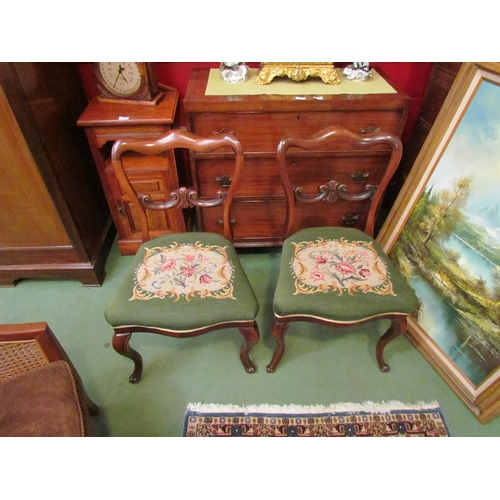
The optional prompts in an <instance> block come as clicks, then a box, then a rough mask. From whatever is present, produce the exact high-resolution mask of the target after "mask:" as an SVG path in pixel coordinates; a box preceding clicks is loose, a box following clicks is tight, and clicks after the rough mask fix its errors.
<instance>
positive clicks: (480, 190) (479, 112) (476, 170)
mask: <svg viewBox="0 0 500 500" xmlns="http://www.w3.org/2000/svg"><path fill="white" fill-rule="evenodd" d="M471 174H473V175H474V182H473V185H472V193H471V196H470V198H469V204H468V208H469V209H475V208H478V207H483V206H487V205H493V204H495V203H499V202H500V195H499V186H500V86H499V85H497V84H495V83H491V82H489V81H487V80H483V81H482V82H481V84H480V86H479V88H478V90H477V93H476V95H475V96H474V98H473V99H472V101H471V103H470V105H469V108H468V109H467V111H466V113H465V115H464V117H463V118H462V120H461V122H460V125H459V126H458V128H457V130H456V131H455V134H454V135H453V137H452V139H451V141H450V144H449V145H448V147H447V148H446V151H445V153H444V154H443V156H442V157H441V159H440V161H439V163H438V165H437V167H436V169H435V171H434V173H433V174H432V176H431V178H430V180H429V182H428V184H427V186H428V187H430V186H433V189H434V190H435V191H441V190H442V189H447V188H449V187H450V186H451V184H452V182H453V181H454V180H455V179H456V178H458V177H464V176H468V175H471Z"/></svg>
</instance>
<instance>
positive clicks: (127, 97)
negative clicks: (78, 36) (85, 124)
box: [93, 62, 163, 106]
mask: <svg viewBox="0 0 500 500" xmlns="http://www.w3.org/2000/svg"><path fill="white" fill-rule="evenodd" d="M93 71H94V79H95V82H96V85H97V90H98V97H97V99H98V100H99V101H101V102H111V103H122V104H123V103H127V104H143V105H152V106H156V105H157V104H158V102H159V101H160V100H161V99H162V97H163V93H162V92H161V91H160V87H159V84H158V76H157V73H156V66H155V64H154V63H144V62H96V63H94V64H93Z"/></svg>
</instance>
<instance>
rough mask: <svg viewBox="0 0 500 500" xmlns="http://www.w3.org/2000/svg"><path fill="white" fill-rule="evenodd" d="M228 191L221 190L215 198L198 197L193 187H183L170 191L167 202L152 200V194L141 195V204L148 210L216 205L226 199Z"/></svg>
mask: <svg viewBox="0 0 500 500" xmlns="http://www.w3.org/2000/svg"><path fill="white" fill-rule="evenodd" d="M225 196H226V193H223V192H221V191H219V192H218V193H217V195H216V197H215V198H202V199H199V198H198V193H197V192H196V191H194V190H193V189H188V188H185V187H181V188H179V189H176V190H175V191H172V192H171V193H170V199H169V200H168V201H166V202H158V201H152V200H151V196H150V195H148V194H146V195H139V200H140V202H141V205H142V206H143V207H144V208H145V209H148V210H166V209H169V208H172V207H175V206H177V205H179V207H180V208H191V207H201V208H206V207H216V206H218V205H221V204H222V202H223V201H224V198H225Z"/></svg>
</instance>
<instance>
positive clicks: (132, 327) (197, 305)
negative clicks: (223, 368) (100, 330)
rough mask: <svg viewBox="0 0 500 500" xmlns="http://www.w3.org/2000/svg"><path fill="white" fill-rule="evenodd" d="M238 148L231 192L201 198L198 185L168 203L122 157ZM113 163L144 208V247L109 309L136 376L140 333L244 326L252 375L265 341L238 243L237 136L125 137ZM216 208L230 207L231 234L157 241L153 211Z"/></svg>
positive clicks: (244, 353)
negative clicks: (154, 197) (140, 186)
mask: <svg viewBox="0 0 500 500" xmlns="http://www.w3.org/2000/svg"><path fill="white" fill-rule="evenodd" d="M228 147H229V148H231V150H232V151H233V153H234V165H233V167H234V172H233V174H232V177H233V180H232V183H231V186H230V187H229V190H228V191H227V192H224V193H223V192H220V193H218V194H217V196H216V197H214V198H213V199H201V198H198V196H197V193H196V192H195V191H193V190H191V189H186V188H180V189H178V190H176V191H174V192H172V194H171V199H170V200H168V201H167V202H161V203H160V202H153V201H151V199H150V197H149V195H148V194H147V193H138V192H136V190H135V189H134V187H133V185H132V184H131V183H130V181H129V179H128V177H127V175H126V171H125V169H124V168H123V164H122V162H121V158H122V157H123V155H124V154H125V152H127V151H134V152H136V153H140V154H144V155H157V154H161V153H162V152H164V151H166V150H168V149H174V148H185V149H189V150H194V151H197V152H202V153H210V152H213V151H216V150H219V149H221V148H228ZM112 163H113V168H114V170H115V173H116V175H117V178H118V180H119V182H120V185H121V188H122V189H123V190H124V192H125V193H127V195H128V196H129V199H131V200H133V202H134V203H135V206H136V209H137V210H138V212H139V213H140V214H141V223H142V229H143V241H144V243H143V244H142V246H141V247H140V248H139V250H138V252H137V253H136V255H135V257H134V260H133V262H132V264H131V266H130V269H129V270H128V271H127V273H126V275H125V277H124V279H123V281H122V282H121V283H120V284H119V286H118V287H117V289H116V290H115V292H114V293H113V295H112V297H111V298H110V300H109V302H108V304H107V306H106V309H105V317H106V320H107V321H108V322H109V323H110V325H111V326H112V327H113V329H114V332H115V333H114V336H113V347H114V349H115V350H116V351H117V352H118V353H119V354H121V355H123V356H126V357H128V358H130V359H132V360H133V361H134V371H133V373H132V375H131V376H130V378H129V380H130V382H138V381H139V380H140V377H141V373H142V358H141V356H140V354H139V353H138V352H137V351H136V350H134V349H132V348H131V346H130V345H129V341H130V338H131V336H132V334H133V333H134V332H151V333H157V334H161V335H167V336H170V337H177V338H186V337H193V336H197V335H201V334H204V333H208V332H211V331H213V330H220V329H222V328H238V329H239V331H240V333H241V334H242V335H243V338H244V341H243V345H242V347H241V350H240V359H241V362H242V363H243V366H244V368H245V370H246V371H247V372H248V373H252V372H254V371H255V366H254V364H253V363H252V361H251V360H250V358H249V355H248V353H249V351H250V350H251V349H252V347H253V346H254V345H255V344H256V343H257V342H258V340H259V331H258V327H257V323H256V317H257V313H258V310H259V305H258V302H257V299H256V297H255V294H254V292H253V289H252V287H251V286H250V283H249V282H248V279H247V277H246V275H245V272H244V270H243V267H242V266H241V263H240V261H239V258H238V255H237V253H236V251H235V249H234V247H233V245H232V243H231V240H232V232H231V226H230V222H229V221H230V209H231V202H232V199H233V197H234V192H235V190H236V188H237V186H238V183H239V179H240V177H241V172H242V168H243V153H242V149H241V145H240V143H239V141H238V140H237V139H236V138H235V137H234V136H233V135H230V134H220V135H217V136H213V137H211V138H202V137H198V136H195V135H193V134H191V133H189V132H182V131H179V130H174V131H171V132H169V133H167V134H166V135H165V136H163V137H162V138H160V139H158V140H157V141H155V142H150V141H149V142H146V141H143V142H129V143H127V142H122V141H118V142H117V143H115V145H114V146H113V151H112ZM179 204H180V206H182V207H183V208H186V207H193V206H197V207H201V208H204V209H209V208H210V207H214V206H218V205H221V204H222V205H224V212H223V228H224V236H222V235H219V234H215V233H203V232H185V233H178V234H166V235H162V236H158V237H156V238H153V239H150V232H149V228H148V217H147V211H149V210H166V209H169V208H172V207H174V206H177V205H179Z"/></svg>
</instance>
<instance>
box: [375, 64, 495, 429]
mask: <svg viewBox="0 0 500 500" xmlns="http://www.w3.org/2000/svg"><path fill="white" fill-rule="evenodd" d="M487 93H489V95H490V97H489V100H487V99H486V94H487ZM485 102H487V103H488V105H487V106H484V103H485ZM497 103H498V104H497ZM465 132H466V133H465ZM485 153H489V154H487V155H485ZM495 153H496V154H495ZM490 193H491V194H492V195H494V193H496V199H497V200H499V201H500V195H499V193H500V63H477V62H474V63H469V62H467V63H463V64H462V66H461V68H460V71H459V73H458V74H457V77H456V79H455V81H454V83H453V85H452V87H451V89H450V92H449V94H448V96H447V98H446V100H445V102H444V104H443V106H442V108H441V110H440V113H439V114H438V117H437V119H436V121H435V123H434V125H433V126H432V128H431V130H430V133H429V135H428V137H427V139H426V141H425V143H424V145H423V147H422V149H421V151H420V153H419V155H418V157H417V158H416V160H415V163H414V165H413V167H412V169H411V170H410V172H409V175H408V177H407V179H406V181H405V183H404V185H403V187H402V189H401V191H400V193H399V195H398V197H397V199H396V201H395V203H394V205H393V207H392V208H391V211H390V212H389V215H388V217H387V219H386V220H385V222H384V225H383V226H382V228H381V230H380V232H379V234H378V235H377V240H378V242H379V243H380V244H381V246H382V248H383V249H384V250H385V251H386V253H387V254H388V255H389V257H390V258H391V260H392V261H394V262H395V263H396V265H397V266H398V268H399V269H400V270H401V271H402V272H403V274H405V276H406V277H407V279H408V280H409V281H410V284H412V283H415V285H417V284H418V287H420V288H421V291H420V292H419V290H418V287H416V286H413V285H412V286H413V287H414V288H415V290H416V292H417V296H419V302H420V309H419V311H418V313H417V314H416V315H415V317H412V318H410V320H409V324H408V332H407V334H406V335H407V337H408V339H409V340H410V342H411V343H412V344H413V345H414V346H415V347H416V348H417V349H418V350H419V351H420V353H421V354H422V355H423V356H424V357H425V358H426V359H427V360H428V361H429V362H430V364H431V365H432V366H433V367H434V368H435V369H436V371H437V372H438V373H439V374H440V375H441V376H442V377H443V379H444V380H445V381H446V382H447V383H448V385H449V386H450V387H451V388H452V389H453V390H454V391H455V393H456V394H457V395H458V396H459V397H460V399H461V400H462V401H463V402H464V403H465V405H466V406H467V407H468V408H469V409H470V410H471V411H472V412H473V414H474V415H475V416H476V418H477V419H478V420H479V421H480V422H481V423H483V424H484V423H486V422H488V421H489V420H491V419H492V418H494V417H496V416H497V415H498V414H499V413H500V321H495V319H494V318H495V315H497V314H498V313H497V312H496V311H500V296H499V294H500V267H498V266H499V261H500V236H499V239H498V240H489V241H488V244H490V243H491V242H493V241H498V243H496V242H495V243H494V245H493V246H492V247H490V250H492V251H493V258H491V259H490V258H489V257H488V255H489V256H490V257H491V254H485V253H484V248H485V247H484V246H483V243H484V244H485V243H486V242H487V239H488V238H489V236H487V235H486V234H483V231H482V230H480V231H479V233H478V232H477V231H476V230H477V229H478V222H477V221H478V220H479V219H476V217H477V212H475V213H474V210H476V208H475V207H477V210H479V199H480V198H481V197H482V198H483V203H484V204H485V206H486V202H487V200H488V196H489V195H490ZM450 203H451V206H448V205H450ZM474 204H476V205H475V206H474ZM446 210H447V212H446ZM443 214H446V218H441V219H439V217H441V216H442V215H443ZM497 214H498V215H499V216H500V211H499V212H498V213H497ZM483 217H484V215H483ZM483 220H485V219H483ZM480 225H481V224H479V226H480ZM483 227H484V228H486V227H487V225H483ZM471 228H476V229H474V231H471ZM498 232H499V234H500V224H499V226H498ZM464 234H468V235H469V236H467V237H465V236H464ZM474 235H476V236H474ZM472 236H474V238H473V239H474V241H473V242H472V239H471V238H472ZM457 237H458V240H457ZM476 237H477V239H476ZM462 243H465V245H467V247H471V248H470V249H471V250H472V251H473V252H475V253H473V254H472V258H473V259H475V260H480V259H478V258H476V257H477V255H476V254H479V255H480V257H481V258H483V257H485V258H486V260H487V261H488V262H489V263H490V264H492V265H493V267H492V268H491V272H490V271H486V272H487V273H489V274H488V279H490V282H489V283H488V282H487V280H485V279H484V275H483V274H477V273H478V271H475V270H473V266H469V265H468V263H467V261H465V260H464V253H468V251H469V248H465V249H462V247H460V249H459V250H457V248H459V245H461V244H462ZM476 244H477V246H476ZM453 245H458V246H456V247H454V246H453ZM479 250H481V251H479ZM461 252H464V253H461ZM497 257H498V260H496V258H497ZM495 267H496V274H495V273H494V272H493V269H494V268H495ZM495 279H496V281H495ZM438 280H439V281H440V283H439V282H438ZM491 280H493V281H491ZM492 283H493V284H492ZM430 296H434V301H432V302H431V300H430V298H429V297H430ZM426 304H427V306H426ZM438 304H439V307H441V305H442V306H443V310H440V311H438V312H439V314H437V312H436V311H437V308H438ZM448 306H450V308H449V310H448V309H446V308H447V307H448ZM445 309H446V310H445ZM455 313H457V316H458V317H455V316H454V314H455ZM451 317H453V321H451V319H450V318H451ZM491 318H493V319H491ZM483 319H484V320H488V323H486V322H485V323H483V321H482V320H483ZM457 323H458V324H459V326H456V324H457ZM457 328H458V329H459V333H456V331H457V330H456V329H457ZM467 328H470V331H468V330H467ZM464 338H465V340H464ZM497 338H498V339H499V341H498V343H497V344H496V345H495V343H496V341H497ZM483 344H484V345H483ZM473 349H474V351H473ZM483 350H484V353H483ZM476 351H477V352H476ZM485 353H486V354H485ZM483 363H484V365H483Z"/></svg>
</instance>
